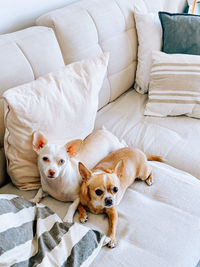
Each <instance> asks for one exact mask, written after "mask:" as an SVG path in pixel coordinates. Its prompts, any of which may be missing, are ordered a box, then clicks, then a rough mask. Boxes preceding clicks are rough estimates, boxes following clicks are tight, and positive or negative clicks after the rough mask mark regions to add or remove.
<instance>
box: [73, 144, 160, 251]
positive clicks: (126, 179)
mask: <svg viewBox="0 0 200 267" xmlns="http://www.w3.org/2000/svg"><path fill="white" fill-rule="evenodd" d="M147 160H155V161H162V159H161V157H159V156H153V155H147V156H146V155H145V154H144V153H143V152H142V151H141V150H138V149H130V148H121V149H118V150H116V151H114V152H111V153H110V154H109V155H108V156H106V157H105V158H103V159H102V160H101V161H100V162H99V163H98V164H97V165H96V166H95V167H94V168H93V169H92V171H90V170H88V169H87V168H86V167H85V166H84V165H83V164H82V163H81V162H79V172H80V174H81V177H82V180H83V183H82V186H81V190H80V203H81V204H79V206H78V210H79V213H80V222H82V223H84V222H86V221H87V219H88V216H87V213H86V210H85V208H86V209H88V210H89V211H91V212H93V213H95V214H98V213H106V214H107V215H108V218H109V233H108V237H109V238H110V242H109V243H108V247H110V248H114V247H115V246H116V244H117V243H116V238H115V236H116V227H117V220H118V214H117V210H116V206H117V205H118V204H119V203H120V201H121V199H122V197H123V195H124V193H125V191H126V189H127V188H128V187H129V186H130V185H131V184H132V183H133V182H134V181H135V179H136V178H139V179H141V180H144V181H145V182H146V183H147V184H148V185H151V184H152V182H153V181H152V169H151V166H150V165H149V163H148V161H147ZM84 207H85V208H84Z"/></svg>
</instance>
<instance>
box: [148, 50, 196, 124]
mask: <svg viewBox="0 0 200 267" xmlns="http://www.w3.org/2000/svg"><path fill="white" fill-rule="evenodd" d="M199 84H200V56H197V55H187V54H166V53H163V52H159V51H154V52H152V67H151V75H150V83H149V95H148V102H147V104H146V109H145V112H144V114H145V115H150V116H158V117H165V116H178V115H186V116H188V117H194V118H199V119H200V88H199ZM199 123H200V122H199Z"/></svg>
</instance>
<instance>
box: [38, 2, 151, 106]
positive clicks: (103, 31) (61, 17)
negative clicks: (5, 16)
mask: <svg viewBox="0 0 200 267" xmlns="http://www.w3.org/2000/svg"><path fill="white" fill-rule="evenodd" d="M135 10H137V11H138V12H139V11H141V12H143V11H145V12H147V10H146V6H145V4H144V2H143V0H135V1H133V0H109V1H108V0H101V1H99V0H85V1H79V2H77V3H74V4H72V5H69V6H66V7H64V8H61V9H57V10H55V11H52V12H49V13H47V14H45V15H43V16H41V17H40V18H38V20H37V22H36V23H37V25H43V26H48V27H52V28H53V29H54V31H55V34H56V37H57V39H58V42H59V44H60V46H61V50H62V53H63V58H64V61H65V64H69V63H72V62H74V61H77V60H81V59H84V58H88V57H92V56H96V55H99V54H101V53H102V51H104V52H109V54H110V60H109V65H108V72H107V77H106V78H105V80H104V84H103V87H102V89H101V91H100V96H99V108H101V107H102V106H104V105H105V104H107V103H108V102H110V101H112V100H114V99H116V98H117V97H118V96H120V95H121V94H122V93H123V92H124V91H126V90H127V89H129V88H130V87H131V86H132V84H133V82H134V77H135V70H136V57H137V36H136V29H135V22H134V15H133V12H134V11H135Z"/></svg>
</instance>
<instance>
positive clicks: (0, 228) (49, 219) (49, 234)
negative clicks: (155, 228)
mask: <svg viewBox="0 0 200 267" xmlns="http://www.w3.org/2000/svg"><path fill="white" fill-rule="evenodd" d="M104 239H105V236H104V235H103V234H102V233H100V232H98V231H93V230H91V229H90V228H88V227H85V226H83V225H80V224H78V223H74V224H73V225H69V224H67V223H64V222H63V221H62V220H61V219H60V218H59V217H58V216H57V215H56V214H55V213H54V212H52V211H51V210H50V209H49V208H48V207H46V206H44V205H42V204H37V205H35V204H32V203H31V202H29V201H26V200H25V199H23V198H21V197H18V196H16V195H6V194H1V195H0V266H1V267H2V266H3V267H6V266H12V267H18V266H19V267H26V266H29V267H30V266H45V267H46V266H49V267H51V266H53V267H54V266H55V267H56V266H59V267H60V266H62V267H64V266H73V267H78V266H84V267H85V266H89V265H90V264H91V262H92V261H93V259H94V258H95V256H96V255H97V254H98V252H99V250H100V249H101V247H102V244H103V242H104Z"/></svg>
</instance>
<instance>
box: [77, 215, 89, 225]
mask: <svg viewBox="0 0 200 267" xmlns="http://www.w3.org/2000/svg"><path fill="white" fill-rule="evenodd" d="M79 220H80V222H81V223H86V222H87V221H88V216H87V215H85V216H80V217H79Z"/></svg>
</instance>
